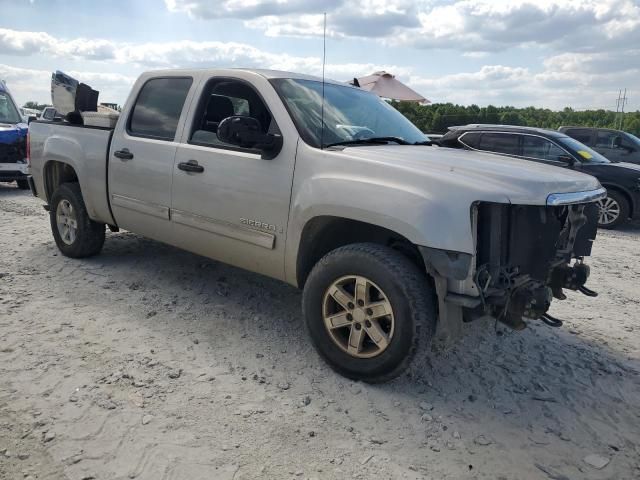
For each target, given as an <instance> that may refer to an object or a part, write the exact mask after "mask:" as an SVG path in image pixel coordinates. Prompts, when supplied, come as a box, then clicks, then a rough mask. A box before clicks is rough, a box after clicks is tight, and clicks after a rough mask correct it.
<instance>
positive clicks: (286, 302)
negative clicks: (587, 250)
mask: <svg viewBox="0 0 640 480" xmlns="http://www.w3.org/2000/svg"><path fill="white" fill-rule="evenodd" d="M53 248H54V247H50V249H51V250H53ZM40 255H42V252H41V251H38V250H37V249H33V250H31V251H29V255H28V256H29V257H32V258H31V260H32V265H34V268H38V257H39V256H40ZM54 262H55V263H64V264H65V265H67V266H69V268H74V272H75V273H74V275H75V276H76V278H75V279H74V280H73V281H74V282H77V281H78V278H77V275H83V272H85V273H84V274H85V275H86V277H87V278H89V279H91V281H92V282H93V283H94V284H95V290H96V291H95V295H96V298H97V297H98V296H101V295H104V292H105V290H103V289H102V288H100V287H101V286H102V287H103V288H108V290H109V292H110V293H109V295H110V296H111V297H113V298H115V299H119V300H120V301H122V302H126V303H130V304H131V305H133V309H132V310H131V311H130V314H131V318H130V321H131V322H132V323H134V324H135V323H138V324H140V325H146V326H148V325H149V324H153V322H157V321H158V320H157V319H158V318H161V317H168V318H170V322H169V323H168V324H163V325H160V324H158V325H157V327H158V330H157V331H156V334H157V336H160V337H162V336H166V337H167V338H166V342H168V343H170V342H171V341H172V335H175V334H176V332H178V331H180V332H182V331H189V332H190V333H192V334H193V336H196V337H198V338H199V340H200V343H205V342H206V343H208V344H210V345H211V347H212V348H211V349H210V350H208V353H207V354H206V355H209V356H210V357H211V358H209V359H207V362H208V363H210V364H215V363H217V362H220V361H221V360H220V359H221V358H225V359H227V361H228V362H229V363H230V364H232V365H233V366H234V368H236V369H238V368H239V369H241V370H242V371H244V372H247V373H249V374H250V375H251V374H253V373H255V374H256V375H262V374H265V368H264V367H265V365H271V364H273V370H269V372H268V373H267V374H268V375H269V376H271V377H273V379H274V380H273V381H272V382H273V383H274V384H276V383H277V382H278V381H279V379H291V378H292V377H294V378H295V381H296V382H302V383H304V385H306V387H305V388H307V389H308V390H309V391H310V392H316V393H318V392H320V393H322V392H329V395H330V396H331V399H332V401H335V403H336V405H341V404H342V403H344V404H345V405H352V404H353V396H354V395H356V394H357V395H361V394H362V395H363V397H359V398H360V400H359V401H361V402H364V405H365V408H364V409H362V411H360V412H352V413H350V415H351V417H350V418H351V419H352V420H353V421H354V424H356V425H360V426H362V428H363V429H364V428H365V427H364V426H363V425H364V424H365V423H367V422H368V420H369V419H370V417H371V412H374V413H375V412H378V413H380V412H381V414H383V415H384V416H386V417H387V419H388V420H389V419H391V420H392V421H393V422H399V423H401V424H402V425H404V427H403V428H405V430H403V433H402V435H403V438H404V440H403V441H421V442H424V429H425V428H438V429H440V434H442V431H441V430H442V429H443V428H444V430H447V428H449V429H451V431H450V432H449V433H448V434H447V435H450V434H451V433H452V432H453V430H454V429H455V430H459V431H463V432H466V433H465V435H474V436H475V435H479V434H483V435H486V436H487V437H490V438H489V441H492V442H496V443H498V444H501V445H502V448H503V449H504V448H505V445H507V449H508V448H509V447H508V443H509V437H510V435H512V434H513V432H514V431H522V429H525V430H527V431H528V432H529V434H530V435H531V436H532V438H535V440H532V442H533V444H534V448H545V449H548V448H555V447H550V446H549V445H557V446H558V448H559V450H558V452H561V451H562V448H563V447H562V445H565V444H566V442H567V441H569V440H568V439H572V440H573V441H575V442H577V443H583V444H584V443H585V442H586V445H588V446H590V448H595V447H594V446H593V445H598V448H600V451H603V450H604V451H605V452H608V453H610V454H616V452H618V451H622V450H624V449H627V450H629V449H631V450H632V448H633V447H632V445H633V444H634V442H635V443H638V442H639V441H640V435H638V432H640V418H639V417H638V416H637V413H636V412H638V411H639V410H640V363H639V362H638V361H637V359H634V358H633V356H631V355H629V354H627V353H625V352H623V351H622V350H623V349H624V348H623V347H618V346H615V345H613V346H608V345H607V344H606V342H603V343H601V342H599V341H598V336H599V334H598V333H597V332H594V331H592V330H591V329H590V328H589V322H593V321H598V319H597V318H596V317H595V315H594V314H593V311H594V310H595V308H596V306H597V305H598V301H607V300H606V299H587V298H586V297H584V302H583V299H580V303H581V304H582V305H585V306H584V307H583V308H582V309H581V310H577V309H574V311H572V313H571V317H572V318H568V320H569V321H568V322H567V325H566V326H565V328H561V329H552V328H549V327H547V326H545V325H543V324H540V323H536V322H531V326H530V328H528V329H527V330H525V331H524V332H522V333H512V332H510V331H505V330H503V329H502V328H500V327H498V328H497V330H496V327H495V325H493V324H491V323H474V324H470V325H467V326H465V329H466V332H465V337H464V338H463V339H462V341H461V342H460V343H458V344H457V345H456V346H454V347H452V348H450V349H449V350H447V351H443V352H431V353H430V355H429V356H424V357H421V358H418V359H416V362H415V365H414V366H413V367H412V369H411V371H410V372H409V373H408V374H406V375H404V376H402V377H401V378H399V379H397V380H395V381H393V382H391V383H388V384H384V385H366V384H361V383H358V382H351V381H349V380H347V379H345V378H343V377H340V376H339V375H337V374H335V373H333V372H332V371H331V370H330V369H329V367H327V366H326V365H325V364H324V363H323V362H322V361H321V360H320V358H319V357H318V355H317V354H316V353H315V352H314V351H313V349H312V346H311V343H310V340H309V339H308V337H307V334H306V331H305V329H304V328H303V326H302V318H301V311H300V300H301V295H300V292H299V291H298V290H296V289H294V288H292V287H290V286H288V285H285V284H283V283H281V282H278V281H275V280H271V279H269V278H266V277H262V276H259V275H256V274H252V273H249V272H246V271H243V270H239V269H236V268H233V267H230V266H227V265H224V264H221V263H218V262H214V261H210V260H208V259H205V258H202V257H199V256H196V255H192V254H189V253H187V252H184V251H181V250H179V249H176V248H173V247H170V246H166V245H163V244H160V243H158V242H155V241H152V240H148V239H144V238H141V237H139V236H138V235H135V234H131V233H127V232H123V233H119V234H109V235H108V239H107V242H106V243H105V248H104V251H103V253H102V254H101V255H99V256H97V257H94V258H90V259H86V260H83V261H74V260H70V259H65V258H61V257H58V259H56V260H54ZM49 263H51V262H50V261H49ZM61 282H62V283H64V282H65V280H64V279H62V280H61ZM68 282H69V284H68V285H62V286H61V288H65V290H67V291H68V290H69V289H70V288H71V287H72V283H71V281H70V280H69V281H68ZM114 308H115V307H114ZM150 311H153V312H154V314H153V316H152V317H150V314H149V313H148V312H150ZM221 312H223V314H222V313H221ZM107 318H108V317H107ZM594 318H595V320H594ZM607 321H613V322H615V321H620V322H623V320H622V319H620V318H616V317H615V313H614V312H612V313H611V318H608V320H607ZM619 328H620V330H619V331H617V332H618V333H616V335H619V334H620V332H621V331H622V325H620V327H619ZM221 331H223V332H224V335H222V336H221V335H220V332H221ZM229 339H234V340H233V341H230V340H229ZM248 352H251V353H250V354H247V353H248ZM187 361H188V360H185V362H187ZM187 367H188V365H187ZM298 372H301V375H296V373H298ZM250 375H248V376H250ZM291 400H292V401H294V402H295V401H297V399H296V398H292V399H291ZM421 402H422V403H424V402H428V404H429V405H427V406H424V407H418V405H421V404H422V403H421ZM397 405H402V406H405V407H404V408H403V409H402V411H399V412H395V410H397ZM430 418H431V420H430ZM425 419H426V420H425ZM423 422H429V423H430V425H424V423H423ZM431 422H435V423H431ZM434 425H435V426H436V427H434ZM621 426H624V428H622V427H621ZM389 428H392V427H391V426H390V427H389ZM396 428H397V427H396ZM630 432H635V433H630ZM540 438H542V440H539V442H538V439H540ZM586 439H589V440H588V441H587V440H586ZM541 445H542V446H541ZM389 448H391V446H390V447H389ZM518 448H522V446H521V445H519V446H518ZM559 455H560V456H561V454H560V453H559ZM559 458H560V457H559ZM584 478H587V477H584Z"/></svg>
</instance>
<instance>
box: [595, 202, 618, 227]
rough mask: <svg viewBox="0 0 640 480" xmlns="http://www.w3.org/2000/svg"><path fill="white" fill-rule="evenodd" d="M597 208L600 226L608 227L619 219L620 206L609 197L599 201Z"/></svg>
mask: <svg viewBox="0 0 640 480" xmlns="http://www.w3.org/2000/svg"><path fill="white" fill-rule="evenodd" d="M598 208H599V212H598V223H599V224H600V225H610V224H612V223H613V222H615V221H616V220H617V219H618V217H620V211H621V208H620V204H619V203H618V202H617V201H616V200H615V199H613V198H611V197H606V198H604V199H602V200H599V201H598Z"/></svg>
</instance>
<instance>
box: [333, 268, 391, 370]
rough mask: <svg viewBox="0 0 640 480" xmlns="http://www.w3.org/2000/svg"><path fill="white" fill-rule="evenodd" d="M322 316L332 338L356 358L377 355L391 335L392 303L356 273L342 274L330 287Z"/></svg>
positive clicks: (386, 344) (376, 287) (374, 286)
mask: <svg viewBox="0 0 640 480" xmlns="http://www.w3.org/2000/svg"><path fill="white" fill-rule="evenodd" d="M322 318H323V320H324V326H325V328H326V330H327V333H328V334H329V337H330V338H331V340H333V342H334V343H335V344H336V345H337V346H338V347H339V348H340V349H341V350H342V351H344V352H346V353H348V354H349V355H351V356H352V357H355V358H371V357H375V356H377V355H380V354H381V353H382V352H384V351H385V350H386V349H387V348H388V347H389V344H390V343H391V339H392V337H393V331H394V326H395V321H394V316H393V309H392V308H391V302H389V299H388V297H387V296H386V294H385V293H384V292H383V291H382V289H381V288H380V287H379V286H378V285H376V284H375V283H374V282H372V281H371V280H369V279H367V278H365V277H362V276H359V275H348V276H345V277H341V278H339V279H338V280H336V281H335V282H333V283H332V284H331V286H329V288H328V289H327V291H326V292H325V294H324V298H323V301H322Z"/></svg>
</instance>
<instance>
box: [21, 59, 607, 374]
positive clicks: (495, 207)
mask: <svg viewBox="0 0 640 480" xmlns="http://www.w3.org/2000/svg"><path fill="white" fill-rule="evenodd" d="M30 152H31V169H32V173H33V177H32V180H31V185H32V189H33V192H34V193H35V194H36V195H37V196H39V197H40V198H41V199H42V200H44V201H45V202H46V208H47V209H48V210H49V212H50V220H51V228H52V232H53V237H54V239H55V241H56V244H57V246H58V248H59V249H60V251H61V252H62V253H63V254H64V255H67V256H69V257H74V258H78V257H86V256H89V255H95V254H97V253H99V252H100V250H101V248H102V246H103V243H104V241H105V225H108V226H109V228H110V229H111V230H117V229H118V228H123V229H126V230H130V231H133V232H137V233H139V234H141V235H144V236H147V237H150V238H153V239H156V240H159V241H162V242H166V243H168V244H171V245H175V246H177V247H180V248H183V249H185V250H189V251H191V252H195V253H197V254H200V255H204V256H206V257H209V258H212V259H216V260H220V261H223V262H226V263H229V264H231V265H235V266H237V267H241V268H245V269H247V270H251V271H254V272H258V273H261V274H264V275H267V276H270V277H273V278H276V279H279V280H283V281H285V282H288V283H290V284H292V285H294V286H297V287H299V288H303V289H304V293H303V296H302V302H303V311H304V318H305V323H306V326H307V328H308V331H309V332H310V335H311V338H312V340H313V343H314V345H315V347H316V349H317V350H318V352H319V353H320V355H321V356H322V357H323V358H324V359H325V360H326V361H327V362H328V363H329V364H330V365H331V366H332V367H333V368H334V369H335V370H337V371H338V372H340V373H342V374H344V375H346V376H348V377H350V378H356V379H361V380H364V381H368V382H381V381H385V380H389V379H390V378H393V377H395V376H396V375H398V374H399V373H401V372H402V371H403V370H405V368H406V367H407V366H408V365H409V363H410V362H411V360H412V358H413V357H414V355H416V352H417V351H418V350H417V349H418V348H419V347H425V346H426V345H427V344H428V341H429V340H431V338H432V337H433V336H434V332H435V331H436V327H438V329H439V335H443V336H447V335H448V336H449V338H450V337H452V336H455V333H456V332H459V330H460V329H461V328H462V322H463V319H465V320H467V321H471V320H474V319H477V318H482V317H485V318H486V316H487V315H489V316H493V317H494V318H496V319H497V320H500V321H502V322H503V323H505V324H506V325H508V326H510V327H512V328H515V329H522V328H524V327H525V326H526V322H525V321H524V320H523V318H528V319H533V320H536V319H539V320H542V321H544V322H546V323H548V324H550V325H553V326H559V324H560V322H559V321H558V320H557V319H554V318H553V317H551V316H550V315H549V314H548V312H547V310H548V308H549V306H550V303H551V299H552V297H554V296H555V297H556V298H559V299H563V298H566V297H565V294H564V293H563V289H564V288H568V289H572V290H579V291H581V292H582V293H584V294H587V295H593V294H594V292H592V291H590V290H588V289H587V288H586V287H585V282H586V281H587V278H588V276H589V268H588V267H587V266H586V264H585V263H583V258H584V257H585V256H588V255H589V254H590V251H591V245H592V241H593V239H594V238H595V235H596V229H597V226H596V223H597V205H596V203H595V202H597V200H599V199H600V198H603V197H604V196H605V194H606V191H605V190H604V188H602V186H601V185H600V184H599V183H598V181H597V180H596V179H595V178H594V177H592V176H589V175H584V174H582V173H579V172H575V171H571V170H565V171H562V170H558V169H556V168H552V167H548V166H546V165H540V164H535V163H524V162H521V161H519V160H517V159H505V158H504V157H500V156H496V155H487V154H479V153H477V152H466V151H454V150H446V149H442V148H435V147H431V146H430V142H429V139H428V138H427V137H426V136H425V135H424V134H422V133H421V132H420V131H419V130H418V129H417V128H416V127H415V126H413V124H412V123H411V122H409V120H407V119H406V118H405V117H403V116H402V115H401V114H400V113H399V112H398V111H397V110H395V109H394V108H393V107H391V106H390V105H388V104H387V103H386V102H385V101H384V100H381V99H380V98H379V97H378V96H377V95H375V94H373V93H370V92H366V91H363V90H361V89H359V88H355V87H351V86H348V85H346V84H341V83H337V82H331V81H328V82H323V81H322V80H321V79H317V78H315V77H309V76H304V75H296V74H292V73H283V72H273V71H262V70H242V69H230V70H226V69H220V70H166V71H158V72H149V73H144V74H143V75H142V76H141V77H140V78H139V79H138V80H137V82H136V83H135V85H134V87H133V91H132V92H131V94H130V95H129V99H128V100H127V103H126V104H125V106H124V108H123V110H122V114H121V115H120V117H119V118H118V120H117V123H116V125H115V128H105V127H90V126H86V124H85V126H76V125H68V124H67V123H66V122H43V121H37V122H34V123H33V124H32V126H31V132H30Z"/></svg>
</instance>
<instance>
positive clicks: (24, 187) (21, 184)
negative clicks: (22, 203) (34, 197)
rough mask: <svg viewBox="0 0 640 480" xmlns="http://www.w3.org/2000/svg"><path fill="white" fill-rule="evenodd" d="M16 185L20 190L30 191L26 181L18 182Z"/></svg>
mask: <svg viewBox="0 0 640 480" xmlns="http://www.w3.org/2000/svg"><path fill="white" fill-rule="evenodd" d="M16 183H17V184H18V188H19V189H20V190H29V182H27V181H26V180H16Z"/></svg>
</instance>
